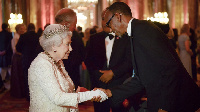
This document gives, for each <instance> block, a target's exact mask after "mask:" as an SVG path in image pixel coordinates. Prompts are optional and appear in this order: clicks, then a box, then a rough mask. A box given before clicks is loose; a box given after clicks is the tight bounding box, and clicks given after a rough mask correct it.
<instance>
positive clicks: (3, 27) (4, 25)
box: [2, 23, 8, 31]
mask: <svg viewBox="0 0 200 112" xmlns="http://www.w3.org/2000/svg"><path fill="white" fill-rule="evenodd" d="M7 28H8V24H7V23H3V24H2V30H3V31H5V30H6V29H7Z"/></svg>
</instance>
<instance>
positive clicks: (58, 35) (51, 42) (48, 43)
mask: <svg viewBox="0 0 200 112" xmlns="http://www.w3.org/2000/svg"><path fill="white" fill-rule="evenodd" d="M71 36H72V32H71V31H68V28H67V27H66V26H63V25H60V24H51V25H48V26H47V27H46V28H45V30H44V31H43V34H42V36H41V37H40V39H39V42H40V45H41V46H42V48H43V49H44V51H47V52H48V51H51V50H52V47H53V46H60V45H61V44H62V42H63V39H65V38H67V37H68V38H70V37H71Z"/></svg>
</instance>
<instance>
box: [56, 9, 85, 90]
mask: <svg viewBox="0 0 200 112" xmlns="http://www.w3.org/2000/svg"><path fill="white" fill-rule="evenodd" d="M55 21H56V23H58V24H62V25H65V26H67V27H69V31H72V37H71V40H72V43H71V46H72V49H73V50H72V51H71V52H70V55H69V57H68V59H67V60H66V59H65V60H63V63H64V65H65V68H66V70H67V72H68V73H69V76H70V77H71V79H72V80H73V82H74V85H75V88H77V87H78V86H80V69H79V68H80V65H81V64H82V61H83V59H84V53H85V51H84V45H83V42H82V38H81V37H80V35H79V34H78V32H77V31H75V28H76V23H77V16H76V13H75V12H74V11H73V10H72V9H69V8H63V9H61V10H59V11H58V12H57V14H56V16H55Z"/></svg>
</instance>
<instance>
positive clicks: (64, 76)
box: [44, 51, 75, 93]
mask: <svg viewBox="0 0 200 112" xmlns="http://www.w3.org/2000/svg"><path fill="white" fill-rule="evenodd" d="M44 53H45V54H46V55H47V56H48V57H49V58H50V59H51V60H53V63H52V64H54V65H56V67H57V69H58V70H59V72H60V74H61V75H62V77H63V78H64V79H65V80H66V81H67V82H68V84H69V85H70V84H71V83H70V82H71V81H69V79H68V78H67V77H66V75H64V73H63V70H62V67H61V64H60V61H58V62H56V61H55V60H54V59H53V57H51V55H50V54H49V53H48V52H47V51H44ZM56 74H57V72H56V69H55V70H54V75H55V77H56V80H57V82H58V84H59V86H60V89H61V90H62V91H63V92H66V91H64V90H63V89H62V87H61V85H60V81H59V80H58V76H57V75H56ZM72 83H73V82H72ZM71 86H73V90H72V91H71V90H70V92H71V93H74V92H75V87H74V85H73V84H71Z"/></svg>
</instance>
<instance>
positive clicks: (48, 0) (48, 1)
mask: <svg viewBox="0 0 200 112" xmlns="http://www.w3.org/2000/svg"><path fill="white" fill-rule="evenodd" d="M116 1H122V2H125V3H127V4H128V5H129V6H130V8H131V10H132V13H133V17H134V18H137V19H146V18H147V17H151V16H153V15H154V13H156V12H164V11H165V12H167V13H168V17H169V25H170V27H172V28H177V29H178V30H179V29H180V28H181V26H182V25H183V24H184V23H189V24H190V26H191V28H193V29H196V28H197V27H199V26H200V0H99V1H98V4H96V5H95V6H96V7H95V12H94V20H93V25H98V26H100V27H101V12H102V10H103V9H105V8H106V7H107V6H109V5H110V4H112V2H116ZM0 6H1V8H0V24H2V23H3V22H6V23H7V22H8V19H9V18H10V13H11V12H12V13H21V14H22V17H23V21H24V24H26V25H28V24H29V23H34V24H35V25H36V29H38V28H40V27H41V28H43V27H44V26H45V25H46V24H47V23H54V16H55V14H56V12H57V11H58V10H59V9H61V8H64V7H67V6H68V5H67V0H0ZM93 10H94V9H93Z"/></svg>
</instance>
